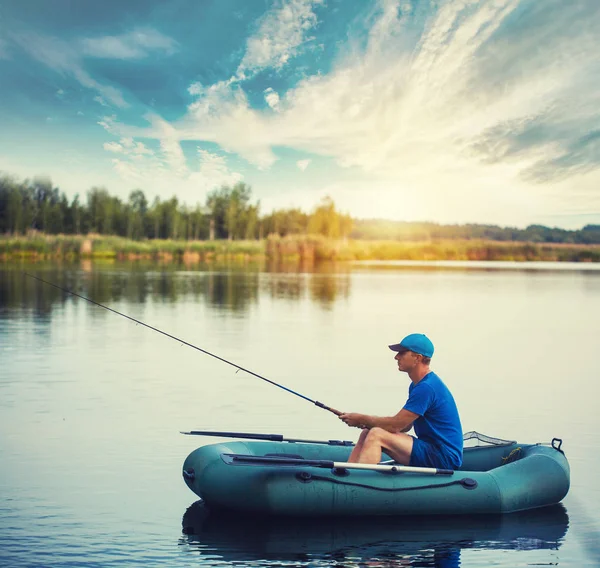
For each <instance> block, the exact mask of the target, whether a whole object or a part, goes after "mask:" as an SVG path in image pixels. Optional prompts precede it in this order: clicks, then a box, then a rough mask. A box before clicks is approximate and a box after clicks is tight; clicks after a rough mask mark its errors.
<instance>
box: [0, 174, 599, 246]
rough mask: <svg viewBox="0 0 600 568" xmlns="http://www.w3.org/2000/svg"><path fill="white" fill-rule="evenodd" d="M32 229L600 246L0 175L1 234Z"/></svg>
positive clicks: (247, 199)
mask: <svg viewBox="0 0 600 568" xmlns="http://www.w3.org/2000/svg"><path fill="white" fill-rule="evenodd" d="M31 230H36V231H40V232H43V233H48V234H88V233H98V234H102V235H119V236H122V237H126V238H129V239H133V240H144V239H176V240H180V239H181V240H214V239H229V240H241V239H247V240H252V239H262V238H264V237H266V236H268V235H279V236H282V237H284V236H286V235H298V234H300V235H302V234H314V235H323V236H325V237H328V238H332V239H339V238H348V237H350V238H354V239H363V240H398V241H431V240H446V239H449V240H453V239H463V240H472V239H481V240H491V241H513V242H514V241H521V242H534V243H572V244H600V225H586V226H585V227H583V228H582V229H579V230H574V231H569V230H566V229H560V228H556V227H555V228H550V227H545V226H543V225H530V226H528V227H527V228H525V229H517V228H513V227H499V226H497V225H484V224H466V225H440V224H437V223H413V222H403V221H386V220H381V219H353V218H351V217H350V216H349V215H346V214H343V213H341V212H340V211H338V209H337V208H336V206H335V203H334V202H333V200H332V199H331V198H329V197H327V198H325V199H323V200H322V201H321V202H320V203H319V204H318V205H317V206H316V207H315V208H314V209H313V210H312V211H311V212H310V213H306V212H304V211H302V210H300V209H298V208H290V209H281V210H275V211H272V212H270V213H268V214H264V215H261V213H260V202H255V203H252V189H251V187H250V186H248V185H247V184H245V183H243V182H240V183H237V184H235V185H233V186H228V185H224V186H222V187H220V188H218V189H215V190H213V191H211V192H210V193H209V194H208V195H207V197H206V200H205V202H204V203H203V204H201V203H197V204H196V205H195V206H189V205H187V204H185V203H180V202H179V200H178V199H177V197H175V196H173V197H171V198H170V199H167V200H161V199H160V198H159V197H155V198H154V200H153V201H152V202H149V201H148V198H147V197H146V195H145V193H144V192H143V191H142V190H141V189H135V190H133V191H132V192H131V193H130V194H129V198H128V199H127V200H126V201H125V200H122V199H120V198H119V197H116V196H114V195H111V194H110V193H109V192H108V191H107V190H106V189H105V188H102V187H92V188H91V189H90V190H89V191H88V192H87V193H86V194H85V196H84V198H83V199H82V198H81V196H80V195H79V194H77V195H75V196H74V197H73V198H72V199H71V200H69V199H67V197H66V195H65V194H64V193H63V192H61V191H60V190H59V188H57V187H55V186H54V185H53V184H52V182H51V180H50V179H48V178H34V179H32V180H23V181H19V180H16V179H15V178H14V177H11V176H9V175H3V176H0V233H5V234H12V235H19V234H26V233H27V232H29V231H31Z"/></svg>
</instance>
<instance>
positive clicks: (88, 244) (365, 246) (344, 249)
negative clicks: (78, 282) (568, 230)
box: [0, 233, 600, 264]
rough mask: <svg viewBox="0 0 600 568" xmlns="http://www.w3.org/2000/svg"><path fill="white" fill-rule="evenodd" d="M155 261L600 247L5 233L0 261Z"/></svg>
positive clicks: (598, 257) (543, 256) (594, 258)
mask: <svg viewBox="0 0 600 568" xmlns="http://www.w3.org/2000/svg"><path fill="white" fill-rule="evenodd" d="M87 258H92V259H94V258H95V259H115V260H124V261H126V260H153V261H165V262H169V261H172V262H184V263H186V264H189V263H192V264H193V263H200V262H211V261H231V262H238V261H239V262H248V261H260V260H271V261H272V260H276V261H286V262H289V261H298V262H302V263H314V262H319V261H355V260H480V261H481V260H504V261H552V262H561V261H563V262H565V261H566V262H600V245H573V244H556V243H528V242H506V241H482V240H440V241H416V242H410V241H367V240H333V239H327V238H325V237H320V236H312V235H291V236H287V237H278V236H270V237H268V238H267V239H263V240H249V241H242V240H240V241H228V240H215V241H174V240H158V239H157V240H144V241H132V240H128V239H123V238H121V237H112V236H102V235H85V236H84V235H75V236H72V235H43V234H39V233H38V234H33V235H29V236H18V237H12V236H2V237H0V260H3V261H11V260H18V259H27V260H49V259H57V260H62V259H65V260H77V259H87Z"/></svg>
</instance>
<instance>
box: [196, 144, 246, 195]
mask: <svg viewBox="0 0 600 568" xmlns="http://www.w3.org/2000/svg"><path fill="white" fill-rule="evenodd" d="M198 156H199V159H200V167H199V169H198V171H196V172H194V173H192V174H190V181H191V182H192V183H194V184H195V185H196V186H198V187H201V188H202V189H203V190H205V191H209V190H211V189H214V188H215V187H219V186H222V185H234V184H236V183H237V182H238V181H241V180H242V179H243V176H242V174H240V173H238V172H232V171H230V170H229V168H228V167H227V161H226V159H225V157H224V156H219V155H218V154H214V153H211V152H208V151H207V150H202V149H201V148H198Z"/></svg>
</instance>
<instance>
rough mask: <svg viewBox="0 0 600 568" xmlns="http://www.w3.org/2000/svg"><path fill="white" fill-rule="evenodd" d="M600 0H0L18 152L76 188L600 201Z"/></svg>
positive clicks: (2, 152) (501, 214) (350, 203)
mask: <svg viewBox="0 0 600 568" xmlns="http://www.w3.org/2000/svg"><path fill="white" fill-rule="evenodd" d="M598 29H600V2H599V1H598V0H543V1H541V0H368V1H367V0H127V1H126V2H123V1H122V0H118V1H114V0H104V1H103V2H97V1H90V0H53V1H52V2H49V1H47V0H27V1H26V2H17V1H13V0H0V170H1V171H3V172H5V173H9V174H12V175H15V176H16V177H17V178H18V179H23V178H33V177H35V176H50V178H51V179H52V181H53V183H54V184H55V185H56V186H57V187H59V188H60V190H61V191H63V192H65V193H66V194H67V196H69V197H73V196H74V195H75V194H76V193H79V194H81V195H84V194H85V193H86V192H87V191H88V190H89V189H90V188H91V187H106V188H107V189H108V191H109V192H110V193H111V194H113V195H118V196H119V197H121V198H123V199H127V198H128V195H129V193H130V192H131V191H132V190H133V189H136V188H140V189H143V190H144V192H145V193H146V196H147V197H148V198H149V199H150V200H151V199H153V198H154V196H159V197H160V198H161V199H169V198H171V197H172V196H173V195H175V196H177V197H178V199H179V200H180V201H181V202H185V203H188V204H190V205H195V204H196V203H204V202H205V199H206V196H207V194H208V193H209V192H210V191H212V190H214V189H215V188H218V187H220V186H222V185H224V184H225V185H233V184H235V183H236V182H238V181H243V182H245V183H247V184H249V185H250V186H251V188H252V200H253V202H255V201H260V210H261V212H262V213H268V212H269V211H271V210H273V209H282V208H290V207H299V208H301V209H303V210H305V211H307V212H308V211H310V210H312V209H313V208H314V207H315V206H316V205H318V203H319V202H320V200H322V199H323V198H324V197H325V196H330V197H331V198H332V199H333V200H334V202H335V204H336V206H337V208H338V209H340V210H341V211H344V212H347V213H349V214H350V215H352V216H353V217H357V218H385V219H395V220H405V221H433V222H438V223H444V224H448V223H459V224H462V223H490V224H498V225H502V226H514V227H525V226H527V225H529V224H534V223H540V224H544V225H548V226H557V227H563V228H566V229H578V228H581V227H583V226H584V225H586V224H590V223H593V224H597V223H600V57H598V53H600V34H599V33H597V30H598Z"/></svg>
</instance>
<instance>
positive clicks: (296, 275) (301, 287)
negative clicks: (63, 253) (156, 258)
mask: <svg viewBox="0 0 600 568" xmlns="http://www.w3.org/2000/svg"><path fill="white" fill-rule="evenodd" d="M154 268H155V267H154ZM297 268H298V267H296V269H297ZM25 272H29V273H30V274H33V275H35V276H38V277H39V278H43V279H44V280H47V281H49V282H52V283H55V284H56V285H58V286H61V287H64V288H67V289H69V290H72V291H74V292H76V293H78V294H81V295H82V296H86V297H88V298H91V299H93V300H94V301H96V302H99V303H101V304H107V305H111V304H112V305H114V304H117V303H119V302H126V303H128V304H144V303H146V302H149V301H152V302H155V303H156V302H168V303H175V302H177V301H178V300H182V299H187V300H190V299H191V300H194V301H202V302H204V303H205V304H206V305H208V306H209V307H210V308H212V309H214V310H218V311H221V312H223V313H233V314H243V313H245V312H247V310H248V309H250V308H251V306H252V305H254V304H256V303H257V302H258V301H259V297H260V296H261V295H266V296H267V297H270V298H273V299H288V300H289V299H291V300H297V299H301V298H303V297H310V298H311V299H312V300H313V301H315V302H316V303H318V304H319V305H320V306H322V307H323V308H325V309H328V308H330V307H331V306H332V305H333V303H334V302H335V301H336V300H337V299H338V298H340V297H343V298H347V297H348V296H349V294H350V275H349V273H339V272H337V271H336V270H335V269H332V268H331V267H323V268H320V269H315V272H312V273H302V272H298V271H297V270H296V271H295V272H293V271H291V270H290V269H289V267H288V268H287V269H285V270H283V271H282V272H271V273H261V272H259V271H258V270H247V269H246V270H241V269H236V268H222V269H217V268H215V267H212V268H210V269H208V268H207V269H204V270H175V269H174V268H173V267H167V268H165V269H164V270H163V269H162V268H161V270H156V269H154V270H148V267H143V266H138V265H123V266H119V265H108V266H103V265H102V264H98V265H90V264H89V263H88V264H81V265H73V266H63V265H51V266H23V267H22V266H17V265H4V266H2V267H0V313H1V311H2V310H5V309H11V310H33V313H34V314H35V315H36V316H38V317H46V316H48V315H49V314H50V313H51V311H52V309H53V307H55V306H61V305H63V304H64V303H65V302H67V301H80V300H75V299H74V298H73V297H72V296H70V295H69V294H67V293H65V292H62V291H61V290H59V289H57V288H54V287H52V286H48V285H46V284H43V283H41V282H39V281H37V280H35V279H33V278H29V277H28V276H26V274H25Z"/></svg>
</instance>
